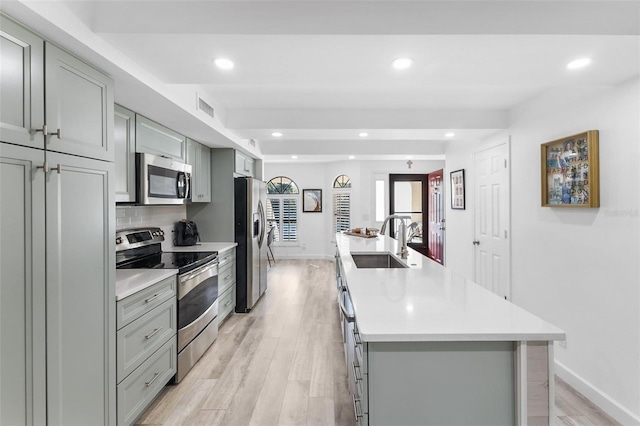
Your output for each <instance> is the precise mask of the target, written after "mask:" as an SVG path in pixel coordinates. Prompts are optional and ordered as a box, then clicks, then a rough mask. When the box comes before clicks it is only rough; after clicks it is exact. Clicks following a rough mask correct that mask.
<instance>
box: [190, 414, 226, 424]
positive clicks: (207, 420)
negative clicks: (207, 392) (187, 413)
mask: <svg viewBox="0 0 640 426" xmlns="http://www.w3.org/2000/svg"><path fill="white" fill-rule="evenodd" d="M224 413H225V411H224V410H198V412H197V413H194V414H193V415H192V416H191V417H190V418H189V420H188V423H185V424H188V425H189V426H218V425H221V424H222V418H223V417H224Z"/></svg>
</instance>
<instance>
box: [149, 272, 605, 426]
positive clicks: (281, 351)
mask: <svg viewBox="0 0 640 426" xmlns="http://www.w3.org/2000/svg"><path fill="white" fill-rule="evenodd" d="M334 274H335V268H334V264H333V262H332V261H327V260H308V261H301V260H297V261H296V260H279V261H278V263H276V264H275V265H274V266H273V267H272V268H271V269H270V270H269V278H268V283H269V287H268V290H267V292H266V293H265V295H264V296H263V297H262V299H261V300H260V302H259V303H258V304H257V306H256V307H255V308H254V310H253V311H252V312H251V313H250V314H242V315H240V314H236V315H232V316H231V317H230V318H229V319H228V320H227V321H226V322H225V323H224V324H222V326H221V327H220V334H219V336H218V339H217V340H216V341H215V342H214V344H213V345H212V346H211V348H209V350H208V351H207V353H205V355H204V356H203V357H202V359H201V360H200V361H199V362H198V363H197V364H196V365H195V367H194V368H193V369H192V370H191V371H190V372H189V374H188V375H187V376H186V377H185V378H184V380H183V381H182V382H181V383H180V384H179V385H173V386H167V387H166V388H165V390H164V391H163V392H162V393H161V394H160V396H159V397H158V398H157V399H156V401H155V402H154V403H153V405H152V406H151V407H149V409H148V410H147V411H146V412H145V413H144V414H143V415H142V416H141V417H140V419H139V420H138V424H145V425H149V424H151V425H234V426H235V425H260V426H263V425H265V426H266V425H322V426H325V425H353V424H354V423H355V422H354V414H353V407H352V405H351V399H350V397H349V395H348V393H347V382H346V368H345V363H344V354H343V349H342V336H341V332H340V325H339V322H338V311H337V308H336V289H335V277H334ZM556 415H557V424H558V425H585V426H587V425H596V426H601V425H617V423H616V422H615V421H613V420H612V419H611V418H610V417H608V416H607V415H606V414H604V413H603V412H601V411H600V410H599V409H598V408H597V407H595V406H594V405H593V404H591V403H590V402H589V401H588V400H586V399H584V398H583V397H581V395H579V394H577V393H575V392H574V391H573V390H572V389H571V388H570V387H569V386H568V385H567V384H566V383H564V382H562V381H556Z"/></svg>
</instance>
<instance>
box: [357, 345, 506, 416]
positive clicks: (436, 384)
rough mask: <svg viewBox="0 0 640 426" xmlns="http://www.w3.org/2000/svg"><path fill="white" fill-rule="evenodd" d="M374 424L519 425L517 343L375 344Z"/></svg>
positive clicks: (371, 367) (371, 370) (371, 362)
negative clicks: (516, 377)
mask: <svg viewBox="0 0 640 426" xmlns="http://www.w3.org/2000/svg"><path fill="white" fill-rule="evenodd" d="M367 370H368V379H369V383H368V384H369V404H368V405H369V424H370V425H389V424H393V425H398V426H400V425H416V424H420V425H439V426H445V425H456V426H461V425H478V424H487V425H489V424H490V425H495V426H498V425H513V424H514V423H515V421H516V412H515V406H516V403H515V400H516V389H515V344H514V342H382V343H379V342H370V343H369V344H368V368H367Z"/></svg>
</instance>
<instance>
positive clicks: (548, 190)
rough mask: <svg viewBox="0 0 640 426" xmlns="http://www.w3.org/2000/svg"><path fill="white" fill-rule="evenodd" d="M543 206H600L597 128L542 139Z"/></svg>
mask: <svg viewBox="0 0 640 426" xmlns="http://www.w3.org/2000/svg"><path fill="white" fill-rule="evenodd" d="M541 149H542V152H541V159H540V164H541V169H542V172H541V175H542V191H541V192H542V206H543V207H574V208H575V207H600V183H599V182H600V175H599V162H598V131H597V130H588V131H586V132H584V133H579V134H577V135H573V136H567V137H564V138H562V139H557V140H555V141H551V142H547V143H543V144H542V146H541Z"/></svg>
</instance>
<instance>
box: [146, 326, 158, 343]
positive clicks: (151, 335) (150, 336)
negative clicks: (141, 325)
mask: <svg viewBox="0 0 640 426" xmlns="http://www.w3.org/2000/svg"><path fill="white" fill-rule="evenodd" d="M160 330H162V327H159V328H156V329H155V330H153V331H152V332H151V333H150V334H147V335H146V336H144V338H145V339H147V340H149V339H151V338H152V337H153V336H155V335H156V334H157V333H158V331H160Z"/></svg>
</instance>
